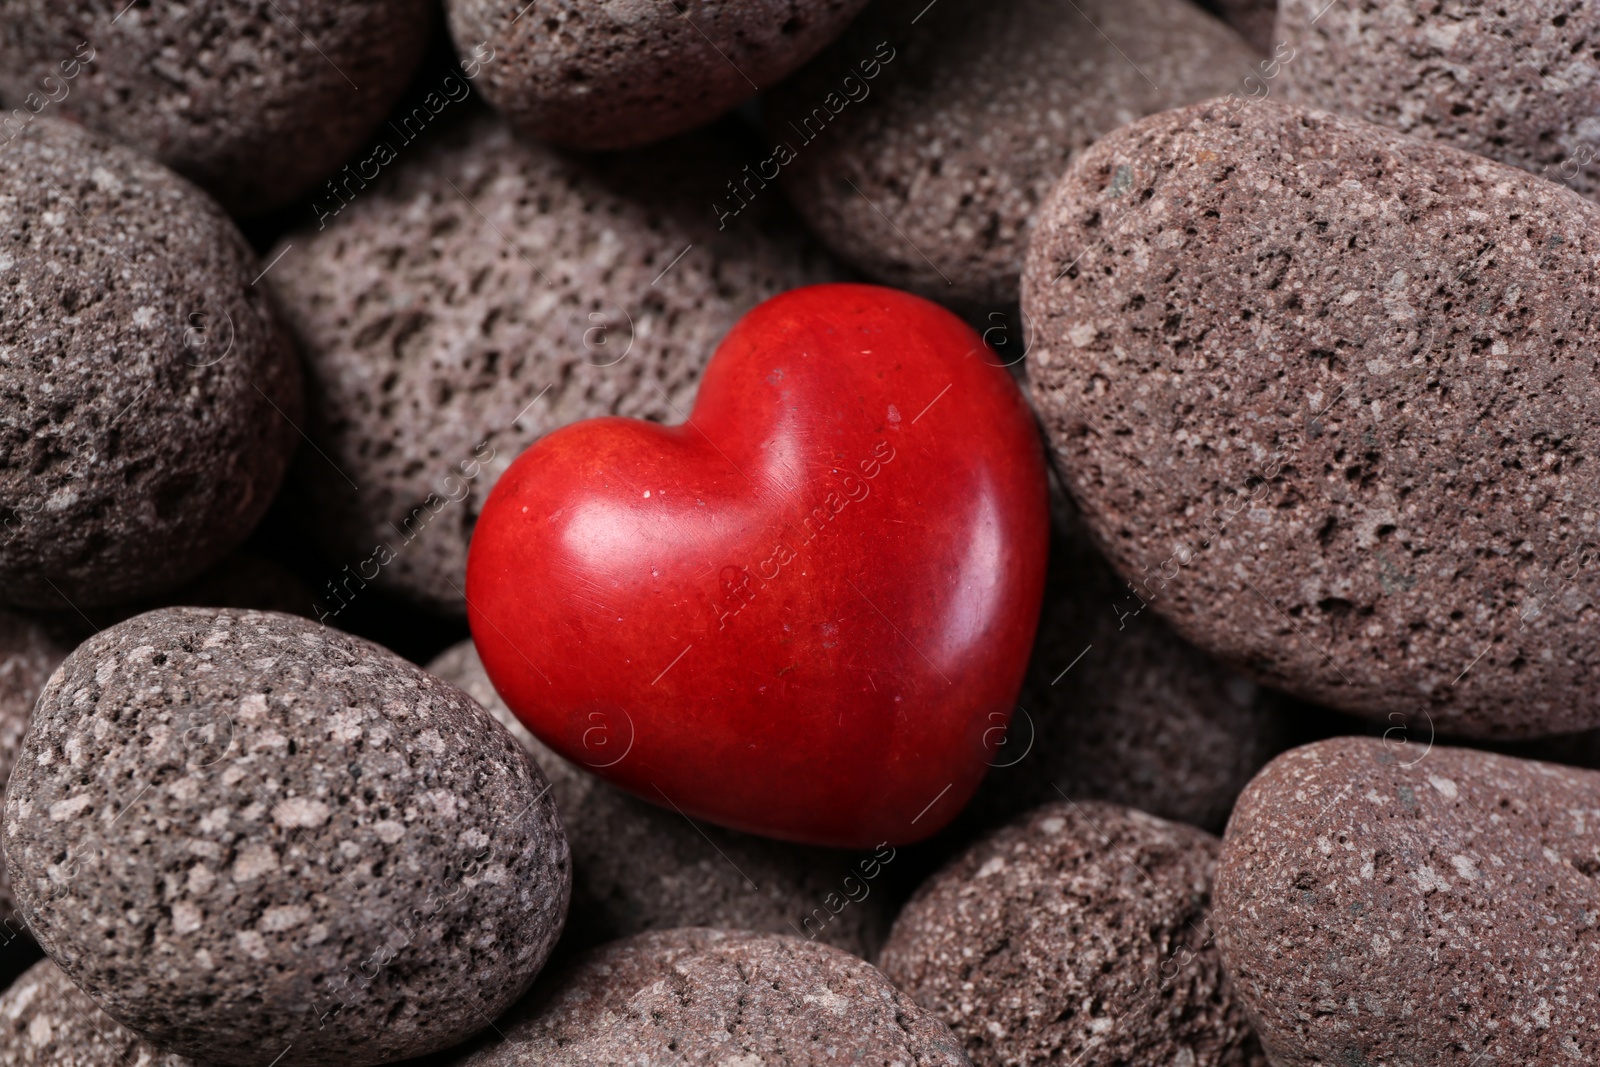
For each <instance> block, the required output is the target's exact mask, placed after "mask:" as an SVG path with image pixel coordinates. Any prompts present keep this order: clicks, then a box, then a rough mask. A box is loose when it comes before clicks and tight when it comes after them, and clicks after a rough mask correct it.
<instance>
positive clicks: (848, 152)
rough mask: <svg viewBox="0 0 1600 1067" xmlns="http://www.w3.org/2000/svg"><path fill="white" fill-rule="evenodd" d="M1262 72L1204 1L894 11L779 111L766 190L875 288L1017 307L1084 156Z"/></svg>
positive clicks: (829, 54) (773, 109) (1017, 3)
mask: <svg viewBox="0 0 1600 1067" xmlns="http://www.w3.org/2000/svg"><path fill="white" fill-rule="evenodd" d="M919 12H921V14H920V17H919ZM1257 60H1258V57H1257V56H1256V55H1255V54H1254V53H1253V52H1252V51H1251V49H1250V47H1249V46H1248V45H1246V44H1245V42H1244V41H1243V40H1242V39H1240V37H1239V36H1238V34H1236V33H1234V32H1233V31H1232V30H1231V29H1229V28H1228V27H1227V26H1225V25H1223V24H1222V23H1221V22H1219V21H1218V20H1217V19H1215V18H1213V17H1212V16H1211V15H1209V14H1207V13H1206V12H1204V11H1202V10H1200V9H1199V8H1198V7H1196V6H1195V5H1194V4H1192V3H1190V2H1189V0H1080V2H1079V3H1077V4H1058V3H1055V2H1054V0H1008V2H1006V3H1000V4H997V3H991V2H988V0H941V2H940V3H939V4H937V5H934V6H932V7H930V6H929V5H928V4H927V2H926V0H920V2H919V0H888V2H881V3H878V4H875V5H873V7H871V8H870V9H868V11H867V12H866V13H865V14H863V15H862V17H861V19H859V20H858V21H857V22H856V24H855V25H853V26H851V28H850V30H849V31H848V32H847V33H846V34H845V35H844V36H843V37H842V38H840V40H839V41H838V42H837V43H836V44H834V45H833V46H832V47H831V48H829V49H828V50H827V51H826V52H825V53H824V54H823V56H822V57H821V58H819V59H818V60H817V61H816V62H815V63H813V64H811V65H810V66H808V67H807V68H806V69H805V70H804V71H803V72H801V73H800V74H799V75H797V76H796V77H795V78H793V79H791V80H790V81H788V82H786V83H784V85H783V86H782V87H781V88H779V89H778V90H776V91H775V92H773V93H772V94H770V96H769V97H768V98H767V99H766V101H765V106H766V110H767V115H768V121H767V131H768V135H769V138H770V139H771V140H772V141H773V142H774V145H775V149H774V152H773V154H772V156H771V157H769V158H770V160H771V162H770V163H769V164H763V165H762V166H760V167H758V168H757V173H756V178H757V179H758V183H759V179H760V178H765V177H769V176H770V177H776V176H777V174H778V173H781V174H782V178H781V181H782V182H783V186H784V189H785V191H786V192H787V194H788V195H789V197H790V198H791V199H792V200H793V201H794V203H795V205H796V206H797V207H798V208H799V210H800V213H801V215H802V216H804V217H805V219H806V221H807V222H808V223H809V224H810V225H811V227H812V229H813V230H815V231H816V233H817V234H818V235H819V236H820V237H821V238H822V239H823V241H824V242H825V243H826V244H827V245H828V246H829V247H830V248H832V249H833V250H834V251H835V252H837V253H838V254H839V255H840V256H841V257H843V258H844V259H846V260H848V261H849V262H850V263H852V264H853V265H855V266H856V267H858V268H860V269H861V270H862V271H865V272H866V273H867V274H868V275H869V276H871V277H872V278H874V279H876V280H878V281H882V282H884V283H885V284H888V285H893V286H897V287H900V288H904V289H910V290H913V291H914V292H918V293H921V294H923V295H925V296H929V297H932V298H934V299H937V300H942V301H946V302H955V303H958V304H966V305H982V306H986V307H993V308H996V309H1003V308H1005V307H1007V306H1009V305H1012V304H1014V303H1015V302H1016V299H1017V278H1018V276H1019V275H1020V274H1021V273H1022V261H1023V254H1024V251H1025V250H1026V247H1027V239H1028V232H1029V229H1030V227H1031V225H1032V223H1033V219H1034V217H1035V215H1036V214H1037V213H1038V209H1039V205H1040V203H1041V202H1042V201H1043V200H1044V198H1045V196H1046V195H1047V194H1048V193H1049V191H1050V187H1051V186H1052V185H1053V184H1054V183H1055V181H1056V179H1057V178H1059V177H1060V176H1061V172H1062V171H1063V170H1064V169H1066V167H1067V165H1068V163H1070V162H1071V161H1072V159H1073V158H1074V157H1075V156H1076V155H1077V154H1078V153H1079V152H1081V151H1083V149H1084V148H1085V147H1087V146H1088V145H1089V144H1090V143H1091V142H1093V141H1094V140H1095V138H1097V137H1100V136H1101V135H1103V134H1105V133H1108V132H1109V131H1111V130H1113V129H1115V128H1116V127H1118V126H1121V125H1123V124H1124V123H1127V122H1131V121H1133V120H1134V119H1136V118H1139V117H1140V116H1142V115H1148V114H1150V113H1151V112H1155V111H1161V110H1163V109H1164V108H1169V107H1175V106H1177V105H1179V104H1184V103H1188V102H1189V101H1192V100H1203V99H1205V98H1207V97H1212V96H1221V95H1224V94H1226V93H1228V92H1229V91H1231V90H1235V89H1239V87H1240V85H1241V83H1242V82H1243V80H1244V79H1245V78H1246V77H1248V76H1249V75H1251V74H1252V73H1253V72H1254V69H1255V65H1256V63H1257ZM736 182H737V188H738V190H739V191H740V192H748V191H749V189H750V186H749V185H748V184H747V182H748V179H747V178H745V177H744V176H740V177H739V178H736ZM723 202H725V203H726V204H728V205H729V206H730V208H731V207H735V206H737V201H736V200H734V199H732V198H730V197H729V196H726V195H725V196H724V197H723Z"/></svg>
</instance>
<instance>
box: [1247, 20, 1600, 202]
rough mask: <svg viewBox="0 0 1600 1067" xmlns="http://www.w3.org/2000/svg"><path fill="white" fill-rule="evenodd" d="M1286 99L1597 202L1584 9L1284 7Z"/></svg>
mask: <svg viewBox="0 0 1600 1067" xmlns="http://www.w3.org/2000/svg"><path fill="white" fill-rule="evenodd" d="M1274 32H1275V34H1276V36H1277V37H1278V39H1279V40H1282V41H1286V42H1288V43H1289V44H1291V45H1293V46H1294V48H1295V51H1296V55H1295V58H1294V60H1293V62H1291V63H1288V64H1285V67H1284V88H1285V91H1286V93H1287V94H1288V95H1287V97H1286V99H1289V100H1292V101H1294V102H1297V103H1305V104H1314V105H1318V106H1321V107H1326V108H1329V109H1331V110H1333V111H1338V112H1340V113H1341V114H1345V115H1349V116H1351V117H1354V118H1362V119H1366V120H1367V121H1369V122H1377V123H1382V124H1383V125H1385V126H1392V127H1394V128H1395V129H1398V130H1401V131H1403V132H1405V133H1408V134H1411V135H1412V136H1413V137H1420V138H1423V139H1425V140H1428V139H1435V140H1440V141H1443V142H1445V143H1447V144H1450V145H1452V146H1454V147H1456V148H1461V149H1465V150H1466V151H1469V152H1476V153H1478V154H1480V155H1485V156H1489V157H1490V158H1492V159H1497V160H1500V161H1501V162H1503V163H1510V164H1513V165H1515V166H1518V167H1522V168H1524V169H1526V170H1531V171H1533V172H1534V173H1536V174H1541V175H1543V176H1545V177H1547V178H1550V179H1551V180H1553V181H1559V182H1565V183H1566V184H1568V185H1570V186H1571V187H1572V188H1573V189H1576V190H1578V191H1579V192H1581V193H1583V194H1584V195H1586V196H1588V197H1591V198H1593V197H1595V196H1596V195H1600V122H1597V119H1596V114H1597V113H1600V9H1597V8H1596V7H1595V5H1593V4H1589V3H1585V2H1584V0H1511V2H1508V3H1500V4H1481V3H1462V2H1459V0H1455V2H1450V3H1443V4H1432V5H1427V6H1419V5H1417V4H1414V3H1410V2H1408V0H1367V2H1363V3H1359V4H1345V3H1338V4H1328V3H1326V2H1325V0H1283V2H1282V4H1281V5H1280V8H1279V12H1278V22H1277V27H1276V30H1275V31H1274Z"/></svg>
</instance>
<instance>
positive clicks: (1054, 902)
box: [883, 801, 1252, 1067]
mask: <svg viewBox="0 0 1600 1067" xmlns="http://www.w3.org/2000/svg"><path fill="white" fill-rule="evenodd" d="M1219 845H1220V843H1219V842H1218V841H1217V839H1216V838H1214V837H1212V836H1211V835H1210V834H1208V833H1205V832H1204V831H1202V830H1198V829H1195V828H1194V827H1192V826H1184V825H1182V824H1179V823H1170V822H1167V821H1165V820H1163V819H1157V818H1156V817H1154V816H1152V815H1146V814H1145V813H1144V812H1140V811H1134V810H1133V809H1131V808H1123V807H1119V806H1116V805H1112V804H1104V803H1100V802H1097V801H1084V802H1082V803H1078V802H1074V801H1057V802H1056V803H1054V804H1047V805H1045V806H1044V807H1041V808H1039V809H1037V810H1035V811H1033V812H1031V813H1029V814H1028V815H1027V816H1025V817H1023V818H1021V819H1019V820H1017V821H1016V822H1015V823H1013V824H1011V825H1010V826H1007V827H1005V828H1004V829H1002V830H1000V831H998V832H996V833H994V834H992V835H991V836H989V837H987V838H985V839H983V840H981V841H979V842H978V843H976V844H975V845H973V846H972V847H970V848H969V849H967V850H966V851H965V852H963V853H962V854H961V855H959V856H958V857H956V859H954V860H953V861H951V862H950V863H949V864H948V865H947V866H946V867H945V868H944V869H943V870H941V871H940V872H939V873H938V874H936V875H935V876H934V877H933V878H931V879H929V880H928V881H927V882H926V883H924V885H923V886H922V888H920V889H919V890H917V893H916V895H915V896H914V897H912V899H911V901H910V902H909V903H908V904H906V906H905V909H904V910H903V911H902V912H901V913H900V917H899V918H898V919H896V920H895V924H894V929H893V931H891V933H890V935H889V942H888V944H887V945H885V946H884V950H883V970H884V973H885V974H887V975H888V976H889V978H890V980H891V981H893V982H894V984H895V985H896V986H898V987H899V988H900V989H901V990H903V991H905V992H906V993H907V994H909V995H910V997H911V998H912V999H913V1000H915V1001H916V1002H917V1003H918V1004H920V1005H922V1006H923V1007H924V1008H926V1009H928V1010H929V1011H930V1012H932V1013H933V1014H934V1015H936V1016H937V1017H939V1018H941V1019H943V1020H944V1021H945V1022H946V1023H948V1024H949V1025H950V1028H951V1029H952V1030H953V1031H955V1033H956V1036H957V1037H959V1038H960V1039H961V1040H962V1041H963V1042H964V1043H965V1045H966V1050H967V1053H968V1055H970V1056H971V1057H972V1062H973V1063H975V1064H977V1065H978V1067H986V1065H996V1067H998V1065H1001V1064H1005V1065H1008V1067H1022V1065H1031V1064H1058V1063H1073V1064H1078V1065H1080V1067H1112V1065H1117V1064H1132V1063H1139V1064H1144V1063H1148V1064H1185V1065H1194V1067H1217V1065H1222V1064H1230V1065H1238V1067H1243V1065H1245V1064H1246V1063H1247V1062H1248V1061H1249V1049H1250V1046H1251V1044H1252V1042H1251V1035H1250V1030H1249V1027H1248V1025H1247V1024H1246V1021H1245V1014H1244V1009H1243V1006H1242V1005H1241V1004H1240V1003H1239V1000H1238V998H1237V997H1236V996H1235V995H1234V992H1233V990H1232V989H1231V987H1230V985H1229V983H1228V980H1227V978H1226V976H1225V975H1224V974H1223V969H1222V960H1221V958H1220V956H1219V955H1218V953H1217V949H1216V945H1215V943H1214V940H1213V936H1212V934H1211V930H1210V922H1209V913H1210V910H1211V879H1212V875H1213V873H1214V871H1215V868H1216V859H1217V851H1218V848H1219Z"/></svg>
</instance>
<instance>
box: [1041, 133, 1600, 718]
mask: <svg viewBox="0 0 1600 1067" xmlns="http://www.w3.org/2000/svg"><path fill="white" fill-rule="evenodd" d="M1597 234H1600V209H1597V208H1596V207H1595V206H1594V205H1593V204H1590V203H1588V202H1587V201H1585V200H1583V199H1582V198H1581V197H1579V196H1577V195H1576V194H1575V193H1573V192H1571V191H1570V190H1567V189H1563V188H1562V187H1560V186H1558V185H1556V184H1554V183H1552V182H1546V181H1543V180H1541V179H1538V178H1535V177H1533V176H1531V175H1528V174H1525V173H1523V172H1522V171H1518V170H1514V169H1512V168H1510V167H1506V166H1504V165H1502V164H1498V163H1494V162H1491V161H1489V160H1486V159H1483V158H1481V157H1477V156H1471V155H1468V154H1466V153H1462V152H1459V151H1456V150H1455V149H1451V148H1448V147H1446V146H1443V145H1438V144H1432V143H1427V142H1421V141H1417V140H1414V139H1412V138H1408V137H1404V136H1402V135H1400V134H1397V133H1395V132H1394V131H1392V130H1389V129H1386V128H1384V127H1380V126H1373V125H1370V124H1367V123H1362V122H1358V121H1354V120H1346V119H1340V118H1337V117H1335V116H1333V115H1331V114H1328V113H1326V112H1314V111H1306V110H1301V109H1295V108H1289V107H1284V106H1281V105H1277V104H1273V103H1270V102H1260V103H1253V104H1251V103H1246V104H1242V105H1240V106H1238V107H1237V108H1236V109H1235V110H1233V111H1230V108H1229V106H1228V105H1226V104H1224V103H1220V102H1219V103H1215V104H1205V105H1196V106H1194V107H1191V108H1185V109H1181V110H1177V111H1172V112H1167V113H1165V114H1163V115H1158V116H1154V117H1152V118H1150V119H1147V120H1144V121H1142V122H1139V123H1136V124H1134V125H1132V126H1128V127H1125V128H1124V129H1122V130H1119V131H1117V132H1116V133H1114V134H1111V135H1110V136H1108V137H1106V138H1105V139H1103V140H1101V141H1100V142H1099V143H1098V144H1096V145H1095V146H1094V147H1093V148H1091V149H1090V150H1089V151H1088V152H1087V153H1085V154H1084V155H1083V156H1082V157H1080V158H1079V160H1078V162H1077V163H1076V164H1075V165H1074V166H1073V168H1072V169H1071V170H1070V171H1069V172H1068V173H1067V174H1066V175H1065V176H1064V177H1063V179H1062V182H1061V184H1060V185H1059V186H1058V187H1057V189H1056V191H1055V192H1054V193H1053V194H1052V197H1051V200H1050V203H1049V204H1048V205H1047V207H1046V209H1045V211H1044V214H1043V215H1042V216H1041V221H1040V224H1039V227H1038V229H1037V231H1036V232H1035V236H1034V241H1033V244H1032V246H1031V247H1030V249H1029V258H1028V271H1027V274H1026V276H1025V278H1024V282H1023V307H1024V310H1025V312H1026V313H1027V314H1028V315H1029V316H1030V318H1031V320H1032V323H1033V329H1034V335H1033V338H1032V342H1033V347H1032V350H1031V351H1030V353H1029V361H1030V362H1029V376H1030V381H1031V383H1032V396H1033V400H1034V406H1035V408H1036V409H1037V410H1038V412H1039V414H1040V416H1041V419H1042V421H1043V423H1044V426H1045V429H1046V432H1047V434H1048V435H1049V438H1050V442H1051V445H1052V447H1053V450H1054V452H1055V458H1056V462H1057V465H1058V467H1059V468H1060V469H1061V471H1062V473H1063V476H1064V478H1065V480H1066V481H1067V483H1068V488H1069V489H1070V491H1071V493H1072V496H1073V498H1074V499H1075V500H1076V501H1077V502H1078V503H1079V505H1080V506H1081V507H1082V508H1083V510H1084V513H1085V519H1086V521H1087V524H1088V526H1089V528H1090V532H1091V534H1092V536H1093V539H1094V541H1095V543H1096V544H1097V545H1098V546H1099V547H1100V548H1102V549H1103V550H1104V551H1105V552H1106V553H1107V555H1108V556H1109V557H1110V559H1111V561H1112V563H1113V564H1114V565H1115V566H1116V568H1117V569H1118V571H1119V572H1120V573H1121V574H1122V575H1123V577H1125V578H1127V579H1129V580H1130V581H1132V582H1133V583H1134V584H1135V588H1136V590H1138V593H1139V596H1141V597H1142V598H1143V599H1144V600H1146V601H1148V602H1149V603H1150V604H1151V607H1152V608H1153V609H1154V610H1155V611H1157V612H1159V613H1161V614H1162V615H1164V616H1165V617H1166V618H1167V619H1168V621H1169V622H1171V623H1172V624H1173V628H1174V629H1175V630H1176V631H1177V632H1178V633H1179V634H1180V635H1181V636H1183V637H1184V638H1186V639H1188V640H1190V641H1192V642H1194V643H1195V644H1196V645H1198V646H1199V647H1200V648H1202V649H1204V650H1205V651H1208V652H1210V653H1211V654H1212V655H1214V656H1216V657H1217V658H1218V659H1220V660H1222V661H1223V662H1225V663H1228V664H1231V665H1233V666H1235V667H1236V668H1238V669H1241V670H1244V671H1246V672H1247V673H1249V674H1250V675H1252V676H1253V677H1254V678H1255V680H1257V681H1259V682H1261V683H1262V684H1265V685H1268V686H1271V687H1273V688H1277V689H1281V690H1283V691H1285V692H1288V693H1290V694H1292V695H1295V696H1298V697H1301V698H1304V699H1307V700H1311V701H1314V702H1316V703H1320V704H1324V705H1327V706H1330V707H1333V708H1336V709H1339V710H1344V711H1348V712H1351V713H1353V714H1360V715H1364V716H1366V717H1369V718H1372V719H1376V720H1378V721H1381V722H1401V721H1408V722H1409V724H1410V726H1411V728H1412V730H1413V732H1414V733H1426V732H1427V731H1428V730H1429V729H1437V730H1438V731H1439V732H1440V733H1446V734H1449V733H1455V734H1464V735H1469V736H1478V737H1492V738H1501V739H1506V738H1514V737H1530V736H1538V735H1541V734H1550V733H1563V732H1574V731H1578V730H1582V729H1586V728H1592V727H1594V726H1596V725H1600V699H1597V696H1600V688H1597V687H1600V670H1597V669H1600V654H1597V652H1596V649H1597V648H1600V615H1597V614H1596V613H1595V612H1594V611H1593V610H1590V609H1589V605H1590V604H1591V601H1593V600H1594V599H1595V598H1596V596H1597V595H1600V570H1597V569H1596V567H1595V566H1594V563H1595V553H1594V550H1593V549H1592V548H1588V547H1585V545H1586V544H1587V543H1589V542H1590V541H1592V533H1591V531H1593V530H1594V528H1595V526H1596V522H1597V520H1600V512H1597V511H1596V502H1597V501H1600V466H1597V465H1596V464H1595V463H1593V462H1590V461H1589V457H1590V455H1591V454H1592V453H1593V451H1594V449H1595V445H1596V443H1597V442H1600V438H1597V437H1596V435H1595V434H1593V433H1592V432H1590V431H1589V430H1588V429H1587V427H1589V426H1590V425H1591V423H1592V417H1591V414H1590V409H1591V408H1592V407H1593V406H1594V404H1595V403H1596V402H1597V401H1600V388H1597V387H1596V386H1595V385H1594V380H1593V376H1592V374H1591V367H1590V360H1589V357H1588V355H1587V354H1586V353H1588V352H1589V351H1591V350H1592V347H1593V345H1594V343H1595V340H1596V338H1597V336H1600V316H1597V314H1596V310H1595V309H1596V307H1600V274H1597V272H1596V268H1595V257H1596V254H1597V253H1600V237H1597ZM1156 574H1160V575H1161V578H1160V579H1156V578H1153V577H1149V576H1152V575H1156ZM1168 579H1170V580H1168ZM1129 602H1130V603H1134V601H1132V600H1130V601H1129ZM1391 716H1394V717H1395V718H1391ZM1430 723H1431V725H1430Z"/></svg>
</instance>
